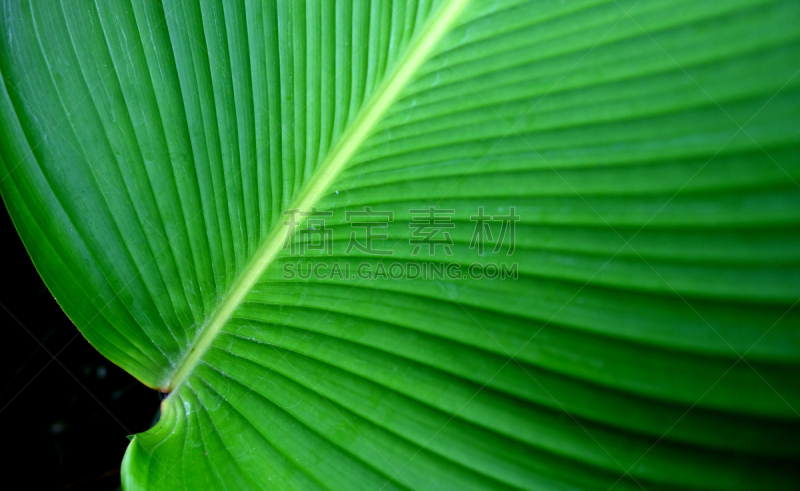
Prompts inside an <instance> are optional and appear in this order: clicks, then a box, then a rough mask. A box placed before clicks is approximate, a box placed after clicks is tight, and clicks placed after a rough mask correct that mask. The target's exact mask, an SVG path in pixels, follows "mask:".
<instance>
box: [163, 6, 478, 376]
mask: <svg viewBox="0 0 800 491" xmlns="http://www.w3.org/2000/svg"><path fill="white" fill-rule="evenodd" d="M468 1H469V0H450V1H448V2H446V3H445V4H444V5H443V6H442V7H441V8H440V9H439V11H438V12H437V13H436V15H435V16H434V17H433V18H432V19H431V20H430V21H429V22H428V24H427V25H426V27H425V28H424V29H423V31H422V32H420V35H419V36H418V37H417V39H416V40H415V41H414V42H413V43H412V44H411V46H409V48H408V50H407V51H406V53H405V54H404V55H403V57H402V58H401V59H400V60H399V61H398V63H397V65H396V66H395V68H394V69H393V70H392V72H391V74H390V75H389V76H388V77H387V78H386V79H385V80H384V82H383V84H382V85H381V88H380V89H379V90H378V91H377V92H376V93H375V95H374V96H373V97H372V98H371V100H370V101H369V103H368V104H367V105H366V106H364V108H363V109H362V110H361V113H360V114H359V116H358V117H357V118H356V120H355V121H354V122H353V124H352V126H350V128H348V130H347V131H346V132H345V134H344V135H343V136H342V139H341V140H340V141H339V143H337V145H336V146H335V147H334V149H333V151H332V152H331V153H330V155H329V156H328V157H327V158H326V159H325V162H324V163H323V164H322V165H321V166H320V168H319V170H318V171H317V172H316V173H315V175H314V177H312V179H311V180H310V181H309V182H308V184H307V185H306V187H305V189H304V190H303V192H301V194H300V195H299V196H298V197H297V199H296V200H295V201H294V202H293V203H292V206H291V207H290V209H295V210H309V209H310V208H311V207H312V206H314V205H315V204H316V203H317V202H318V201H319V199H320V198H321V197H322V196H323V195H324V194H325V192H326V191H327V190H328V189H329V187H330V185H331V183H333V181H334V179H336V177H337V176H338V175H339V174H340V173H341V172H342V170H343V169H344V168H345V167H346V166H347V163H348V161H349V160H350V158H351V157H352V156H353V154H354V153H355V152H356V151H357V150H358V148H359V147H360V146H361V144H362V143H364V141H365V140H366V139H367V137H368V136H369V134H370V132H371V131H372V129H373V128H374V127H375V125H376V124H377V123H378V121H379V120H380V118H381V117H382V116H383V115H384V114H385V113H386V110H387V109H388V108H389V107H390V106H391V105H392V104H393V103H394V102H395V101H396V100H397V97H398V96H399V94H400V92H401V91H402V90H403V88H404V87H405V86H406V85H407V84H408V82H409V81H410V80H411V77H412V76H413V75H414V74H415V73H416V72H417V70H418V69H419V67H420V66H421V65H422V63H424V62H425V60H426V59H427V58H428V57H429V56H430V54H431V52H432V51H433V49H434V48H435V46H436V44H437V43H438V42H439V41H440V40H441V39H442V37H443V36H444V34H445V33H446V32H447V30H448V29H449V28H450V26H452V24H453V22H454V21H455V19H456V18H457V17H458V14H459V13H460V12H461V10H462V9H463V8H464V6H465V5H466V4H467V2H468ZM298 226H302V223H301V224H299V225H298ZM295 230H296V229H294V228H291V227H286V226H284V224H283V223H279V224H277V225H276V226H275V228H274V229H273V230H272V232H271V233H270V235H269V237H268V239H267V240H266V242H264V244H263V245H262V246H261V247H260V248H259V249H258V251H256V253H255V255H254V256H253V258H252V259H251V260H250V263H249V264H248V265H247V267H245V268H244V270H243V271H242V272H241V274H240V275H239V278H238V279H237V280H236V281H235V282H234V284H233V286H232V287H231V289H230V291H229V292H228V294H227V295H226V296H225V298H224V299H223V300H222V301H221V302H220V304H219V305H218V307H217V308H216V309H215V310H214V313H213V314H212V315H211V317H210V318H209V320H208V322H206V324H205V325H204V326H203V328H202V330H201V331H200V334H199V335H198V336H197V338H195V341H194V343H193V344H192V346H191V348H190V349H189V350H188V352H187V353H186V355H185V357H184V358H183V360H182V361H181V362H180V363H179V364H178V367H177V369H176V370H175V372H174V374H173V375H172V377H171V378H170V380H169V381H168V383H167V384H166V386H165V387H162V389H164V390H168V391H174V390H175V389H177V388H178V387H179V386H180V384H181V382H183V380H184V379H185V378H186V377H187V376H188V375H189V374H190V373H191V372H192V370H194V367H195V366H196V365H197V363H198V362H199V361H200V358H201V357H202V356H203V354H204V353H205V351H206V350H207V349H208V347H209V346H210V345H211V343H212V342H213V341H214V339H215V338H216V336H217V334H218V333H219V331H220V330H221V329H222V327H223V326H224V325H225V324H226V323H227V322H228V320H229V319H230V317H231V315H232V314H233V312H234V311H235V310H236V308H237V307H238V306H239V305H240V304H241V303H242V300H244V297H245V296H246V295H247V293H248V292H250V290H251V289H252V287H253V285H255V284H256V282H257V281H258V279H259V278H260V277H261V275H262V274H263V273H264V271H265V270H266V269H267V268H268V267H269V265H270V264H272V261H274V260H275V257H276V256H277V255H278V253H279V252H280V251H281V248H282V247H283V244H284V241H285V239H286V236H287V234H292V233H294V231H295Z"/></svg>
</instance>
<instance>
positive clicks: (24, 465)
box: [0, 205, 161, 490]
mask: <svg viewBox="0 0 800 491" xmlns="http://www.w3.org/2000/svg"><path fill="white" fill-rule="evenodd" d="M0 208H1V210H0V212H1V214H0V220H2V223H1V224H0V225H1V226H2V235H0V237H2V243H3V246H2V251H3V256H2V257H3V263H2V264H3V265H2V271H3V274H2V281H0V284H1V285H2V286H0V304H2V305H0V326H2V344H0V358H2V363H1V365H0V366H2V372H0V377H2V378H1V379H0V423H1V424H2V426H0V428H2V430H0V432H1V433H0V434H2V439H1V440H0V445H2V449H3V450H2V453H3V454H4V455H3V458H2V459H0V468H2V470H3V479H4V480H5V482H6V484H8V483H9V482H17V483H18V484H17V485H12V487H13V488H15V489H92V490H112V489H118V488H119V485H120V482H119V468H120V464H121V462H122V457H123V454H124V453H125V449H126V447H127V445H128V439H127V438H126V435H129V434H132V433H139V432H142V431H144V430H146V429H147V428H149V427H150V425H151V423H152V422H153V418H154V416H155V414H156V412H157V411H158V405H159V401H160V399H161V397H160V394H159V393H158V392H156V391H154V390H152V389H149V388H147V387H145V386H144V385H143V384H141V383H139V382H138V381H137V380H136V379H134V378H133V377H132V376H130V375H128V374H127V373H126V372H125V371H123V370H122V369H121V368H119V367H117V366H116V365H114V364H112V363H111V362H109V361H108V360H106V359H105V358H103V356H102V355H101V354H100V353H98V352H97V351H96V350H95V349H94V348H93V347H92V346H91V345H90V344H89V342H88V341H86V339H85V338H84V337H83V336H82V335H81V334H80V333H79V332H78V330H77V329H76V327H75V326H74V325H73V324H72V322H71V321H70V320H69V318H68V317H67V316H66V314H64V312H63V311H62V310H61V307H59V306H58V303H57V302H56V301H55V299H54V298H53V296H52V295H51V294H50V292H49V290H48V289H47V287H46V286H45V285H44V283H43V282H42V280H41V278H40V277H39V274H38V273H37V272H36V269H35V268H34V266H33V263H32V262H31V259H30V257H29V256H28V253H27V251H26V250H25V247H24V246H23V244H22V241H21V240H20V238H19V236H18V235H17V232H16V230H15V229H14V225H13V224H12V222H11V219H10V218H9V216H8V213H7V211H6V208H5V206H4V205H2V206H0ZM15 318H16V320H15ZM23 326H24V327H23ZM76 335H77V336H76ZM37 341H38V342H37ZM39 343H41V345H40V344H39ZM62 349H63V351H62ZM48 351H49V352H50V353H52V354H53V355H56V354H57V353H58V356H57V357H56V359H55V360H54V359H53V357H52V356H51V355H50V354H48ZM59 352H60V353H59ZM48 362H50V363H49V364H48ZM22 483H24V484H22ZM6 489H9V488H6Z"/></svg>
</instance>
